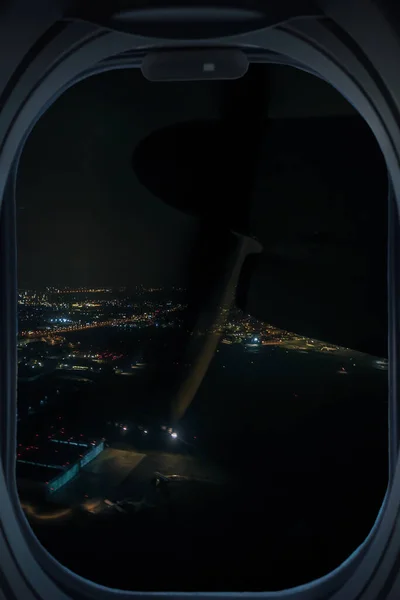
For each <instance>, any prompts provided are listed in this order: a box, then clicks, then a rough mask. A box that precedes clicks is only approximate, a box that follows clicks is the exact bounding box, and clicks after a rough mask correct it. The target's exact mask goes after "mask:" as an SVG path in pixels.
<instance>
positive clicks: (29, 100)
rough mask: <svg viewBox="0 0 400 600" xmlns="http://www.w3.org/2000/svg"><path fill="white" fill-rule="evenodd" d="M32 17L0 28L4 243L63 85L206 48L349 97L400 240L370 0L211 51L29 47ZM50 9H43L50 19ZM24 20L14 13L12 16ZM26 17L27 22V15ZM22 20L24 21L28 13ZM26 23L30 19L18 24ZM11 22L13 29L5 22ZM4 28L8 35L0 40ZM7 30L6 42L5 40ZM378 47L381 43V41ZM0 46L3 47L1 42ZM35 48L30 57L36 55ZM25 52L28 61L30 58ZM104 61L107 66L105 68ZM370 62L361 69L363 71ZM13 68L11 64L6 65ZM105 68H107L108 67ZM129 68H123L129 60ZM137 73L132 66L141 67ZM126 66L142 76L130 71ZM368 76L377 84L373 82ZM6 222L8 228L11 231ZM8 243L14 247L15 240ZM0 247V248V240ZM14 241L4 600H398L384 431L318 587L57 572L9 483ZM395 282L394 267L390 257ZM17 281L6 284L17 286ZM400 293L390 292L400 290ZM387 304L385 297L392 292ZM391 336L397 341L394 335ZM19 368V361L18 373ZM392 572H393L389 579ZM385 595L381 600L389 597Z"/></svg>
mask: <svg viewBox="0 0 400 600" xmlns="http://www.w3.org/2000/svg"><path fill="white" fill-rule="evenodd" d="M28 4H30V6H31V9H30V12H31V16H30V19H31V21H30V22H29V24H28V26H27V27H25V29H24V27H22V28H21V19H23V17H22V16H21V14H19V15H17V14H14V13H11V15H10V16H9V20H8V21H7V19H6V20H5V21H4V20H3V22H2V24H0V39H1V40H2V48H3V49H4V48H5V45H4V40H8V43H9V44H10V46H9V47H10V48H12V44H14V45H17V46H18V52H15V53H13V52H12V51H10V52H7V51H6V52H4V50H2V52H4V54H3V55H2V56H1V57H0V61H2V62H0V66H1V67H2V68H1V69H0V73H1V75H0V94H1V93H3V90H4V87H5V85H6V83H7V81H8V79H9V78H10V77H11V76H12V74H13V73H14V71H15V70H16V68H17V67H18V64H19V62H20V61H21V60H23V58H24V57H25V56H26V55H27V56H28V58H26V59H25V60H26V62H25V68H24V70H20V71H19V73H18V78H17V79H16V80H15V83H14V85H13V89H12V91H11V93H10V94H9V95H8V97H7V101H6V103H5V105H4V106H3V107H2V110H1V112H0V200H1V201H2V203H4V204H2V219H3V229H2V231H3V233H4V231H5V229H4V228H5V227H7V226H8V227H10V228H12V227H13V223H14V215H13V196H14V186H15V174H16V170H17V166H18V159H19V156H20V153H21V150H22V147H23V144H24V142H25V141H26V138H27V135H28V134H29V131H30V130H31V128H32V126H33V124H34V122H35V120H36V119H37V117H38V115H40V114H41V112H43V107H45V109H46V108H48V106H49V105H50V104H51V103H52V102H53V101H54V100H55V98H56V97H57V95H59V93H62V91H63V90H65V89H66V88H67V87H69V85H71V84H72V83H74V82H76V81H77V80H79V79H82V78H84V77H86V76H89V75H90V74H93V73H94V72H96V69H97V72H99V70H100V69H103V70H104V69H105V68H116V67H120V68H121V67H122V66H126V63H127V59H126V57H125V58H124V57H123V58H122V59H121V60H122V61H125V62H119V60H120V59H118V58H117V57H118V55H119V54H121V53H123V52H127V51H129V50H136V51H137V55H136V56H139V57H140V54H141V53H143V52H145V51H146V50H147V49H150V48H152V49H153V48H160V47H171V46H174V47H177V46H181V47H187V46H191V45H196V46H199V45H200V44H204V45H212V46H226V45H229V46H239V47H243V48H247V49H249V48H251V49H253V50H258V51H260V52H261V51H264V50H265V51H270V52H273V53H276V54H275V55H278V57H279V60H278V62H283V63H284V64H294V65H295V66H298V67H299V66H300V65H301V68H304V69H305V70H309V71H310V72H313V73H316V74H318V75H319V76H320V77H321V78H323V79H325V80H326V81H329V82H330V83H331V84H332V85H333V86H334V87H335V88H336V89H337V90H339V91H340V92H341V93H342V95H343V96H345V97H346V98H347V99H348V100H349V101H350V102H351V103H352V104H353V106H354V107H355V108H356V109H357V110H358V112H359V113H360V114H361V115H362V116H363V118H364V119H365V120H366V122H367V123H368V124H369V126H370V128H371V129H372V131H373V133H374V135H375V137H376V139H377V141H378V143H379V145H380V147H381V149H382V152H383V154H384V156H385V160H386V164H387V167H388V171H389V173H390V177H391V186H392V190H393V195H394V198H395V200H396V202H397V210H398V212H397V215H395V216H393V213H392V218H395V219H396V221H397V222H396V223H395V224H394V225H393V226H394V229H395V235H397V236H398V231H399V222H398V217H399V214H400V160H399V157H400V119H399V115H400V78H399V77H398V75H397V73H396V65H397V68H398V65H399V64H400V40H399V38H397V37H396V35H395V32H394V31H393V29H392V27H391V24H390V23H389V22H388V21H387V19H386V18H385V17H384V15H383V14H382V13H381V12H380V11H379V9H378V7H377V6H376V4H375V3H374V2H373V1H372V0H353V1H352V2H344V1H335V0H321V2H320V4H321V6H322V8H323V10H324V12H325V14H326V15H327V16H328V17H329V18H330V19H332V21H334V22H335V24H336V26H337V28H338V30H339V28H341V29H342V30H343V31H345V32H347V33H346V34H345V35H344V36H339V37H340V39H339V37H338V36H337V35H336V34H337V31H336V30H335V29H329V28H327V27H326V24H325V23H324V20H323V19H322V20H318V21H309V20H307V19H304V20H302V19H299V20H296V21H295V22H293V23H289V24H286V25H285V24H282V25H281V26H279V27H277V28H275V29H262V30H259V31H256V32H250V33H244V34H240V35H236V36H230V37H225V38H222V39H218V40H215V39H214V40H211V41H210V40H202V41H200V42H199V41H198V40H197V41H196V43H195V44H194V43H193V42H192V41H190V40H183V41H180V42H178V43H177V42H176V41H174V40H152V39H149V38H144V37H140V36H137V35H130V34H127V33H118V32H114V31H110V30H106V29H101V28H99V27H98V26H93V25H91V24H90V23H84V22H80V23H77V22H65V24H64V27H63V28H59V29H57V30H55V31H54V36H53V37H51V35H50V36H49V39H48V43H47V44H45V45H43V46H36V47H33V44H34V43H35V41H36V39H37V38H39V37H40V36H41V35H42V34H43V33H44V32H45V31H46V30H48V29H49V27H51V25H52V24H53V23H55V22H56V21H57V20H58V19H59V18H60V17H61V16H62V8H61V7H60V6H59V5H58V3H57V2H53V3H49V2H47V3H46V6H47V12H46V13H44V15H41V14H40V12H37V4H36V3H32V2H26V6H27V10H29V9H28ZM50 5H51V7H50ZM19 8H20V7H19ZM32 10H34V11H35V14H33V12H32ZM27 14H28V13H27ZM25 16H26V15H25ZM13 19H14V21H13ZM2 27H3V28H4V29H3V30H2ZM6 27H8V29H7V30H6V29H5V28H6ZM377 32H378V33H379V35H380V39H379V40H378V39H377V35H378V33H377ZM2 34H4V35H2ZM346 35H348V36H349V39H352V40H354V42H355V43H356V44H358V46H359V48H360V49H361V53H360V54H358V55H357V56H356V55H355V54H354V53H353V49H354V48H353V47H349V46H348V45H347V43H346ZM32 47H33V49H32ZM28 51H30V55H29V54H28ZM110 57H114V58H111V59H110ZM366 57H367V58H368V60H366ZM13 60H14V62H13ZM107 61H108V62H107ZM128 63H129V60H128ZM139 63H140V60H139ZM131 66H138V59H137V58H136V62H135V59H133V60H132V62H131ZM372 69H375V70H376V72H378V73H379V76H380V79H379V82H377V80H376V78H375V73H374V72H373V70H372ZM7 219H8V221H7ZM11 238H12V236H11ZM0 241H2V240H0ZM13 244H14V241H13V240H12V239H11V243H10V247H9V248H8V250H7V251H8V257H9V265H10V268H11V271H10V273H9V275H7V272H4V268H5V267H6V268H9V265H2V268H3V271H2V273H1V277H2V281H3V283H4V282H7V283H8V286H4V285H3V288H4V289H2V290H0V294H2V303H3V315H0V318H2V319H3V322H2V336H3V339H2V346H3V347H2V348H1V352H2V353H3V354H2V357H1V369H2V371H1V382H0V384H1V386H2V388H1V394H2V395H1V399H0V435H1V440H0V444H1V446H0V498H1V502H0V591H1V592H2V593H3V595H4V596H5V597H6V598H8V596H10V598H13V597H16V598H18V599H20V598H23V599H24V600H33V599H36V600H38V599H43V600H45V599H46V600H47V599H48V598H49V599H50V598H51V600H68V599H70V598H71V599H72V598H75V599H78V598H82V599H90V598H100V597H101V598H104V599H110V600H111V599H112V598H126V599H128V598H135V597H138V596H139V595H140V596H141V597H142V596H151V597H152V598H155V597H157V598H158V597H160V598H161V597H162V598H171V597H175V596H179V597H181V598H192V597H193V596H194V595H196V596H197V597H207V598H210V599H211V598H238V597H240V598H243V597H251V598H253V597H254V598H256V597H257V598H267V599H275V598H276V599H277V598H284V599H286V598H296V599H297V598H299V599H303V600H322V599H328V598H330V599H332V600H377V599H379V600H381V599H382V600H395V594H396V593H397V592H398V596H396V597H397V598H400V579H399V576H398V577H397V579H394V580H393V581H390V579H389V578H391V577H394V574H395V568H396V562H397V563H398V561H399V550H400V518H399V507H400V461H399V455H398V441H399V440H398V432H397V428H395V427H392V429H391V432H390V433H391V442H390V447H389V450H390V468H391V477H390V480H389V486H388V491H387V493H386V496H385V499H384V501H383V504H382V507H381V510H380V512H379V515H378V516H377V519H376V522H375V525H374V527H373V528H372V530H371V532H370V534H369V535H368V537H367V538H366V540H365V541H364V542H363V544H361V546H360V547H359V548H358V549H357V550H356V551H355V552H354V553H353V554H352V555H351V556H350V557H349V558H348V559H347V560H346V561H344V562H343V564H342V565H340V566H339V567H338V568H337V569H335V570H334V571H332V572H331V573H329V574H327V575H326V576H324V577H322V578H320V579H318V580H315V581H313V582H310V583H308V584H306V585H302V586H298V587H296V588H292V589H290V590H283V591H279V592H265V593H245V594H244V593H240V594H239V593H236V594H233V593H209V594H206V593H199V594H190V593H140V594H139V593H135V592H124V591H118V590H111V589H108V588H104V587H102V586H99V585H97V584H94V583H92V582H89V581H87V580H85V579H83V578H81V577H79V576H77V575H75V574H73V573H71V572H70V571H68V570H67V569H66V568H64V567H63V566H61V565H60V564H59V563H58V562H57V561H56V560H55V559H54V558H53V557H51V556H50V555H49V553H48V552H47V551H46V550H45V549H44V548H43V547H42V546H41V545H40V543H39V542H38V540H37V539H36V538H35V536H34V534H33V533H32V531H31V529H30V527H29V524H28V522H27V520H26V518H25V516H24V514H23V512H22V509H21V507H20V505H19V502H18V496H17V491H16V482H15V430H16V419H15V409H16V398H15V377H16V366H15V364H12V363H13V361H12V360H10V356H11V357H12V356H14V358H15V346H16V340H15V337H16V335H15V334H16V332H15V326H14V325H13V326H11V323H15V319H13V320H12V321H11V323H10V321H9V320H7V319H5V317H10V316H11V317H12V316H13V315H14V316H15V311H16V302H15V306H13V302H14V300H15V291H16V290H15V289H11V288H12V287H13V286H14V288H16V281H15V273H13V271H12V261H13V260H15V246H14V245H13ZM394 261H395V265H396V266H397V269H396V268H393V271H392V274H391V275H393V274H394V273H395V274H396V275H397V276H398V273H399V268H398V267H399V257H398V256H395V257H394ZM13 275H14V277H13ZM396 291H398V282H397V290H395V292H396ZM392 292H393V290H392ZM398 309H399V307H398V297H396V296H394V297H392V301H391V303H390V311H391V313H390V319H389V322H390V328H391V342H390V344H389V363H390V367H389V377H390V387H391V397H390V405H391V413H390V416H391V419H392V422H393V419H395V418H396V416H397V404H396V403H397V402H398V388H397V385H398V365H397V363H398V360H397V358H398V350H399V334H398V326H399V315H398ZM393 332H394V333H393ZM15 362H16V361H15ZM397 571H399V568H398V567H397ZM385 585H386V586H387V589H386V590H385Z"/></svg>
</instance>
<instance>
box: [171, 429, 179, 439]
mask: <svg viewBox="0 0 400 600" xmlns="http://www.w3.org/2000/svg"><path fill="white" fill-rule="evenodd" d="M171 437H172V438H174V440H175V439H176V438H177V437H178V434H177V433H175V431H173V432H172V433H171Z"/></svg>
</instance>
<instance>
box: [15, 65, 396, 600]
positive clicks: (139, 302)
mask: <svg viewBox="0 0 400 600" xmlns="http://www.w3.org/2000/svg"><path fill="white" fill-rule="evenodd" d="M17 215H18V217H17V219H18V222H17V226H18V246H19V297H18V298H19V300H18V312H19V333H18V367H19V372H18V451H17V467H16V468H17V481H18V489H19V494H20V499H21V503H22V506H23V508H24V510H25V512H26V514H27V517H28V519H29V522H30V523H31V526H32V529H33V530H34V532H35V533H36V535H37V536H38V538H39V540H40V541H41V542H42V543H43V544H44V546H45V547H46V548H47V549H48V550H49V551H50V552H51V553H52V554H53V555H54V556H55V557H56V558H57V559H58V560H59V561H60V562H61V563H62V564H64V565H65V566H67V567H68V568H70V569H72V570H73V571H75V572H76V573H78V574H79V575H82V576H84V577H87V578H89V579H91V580H93V581H95V582H97V583H100V584H103V585H106V586H111V587H117V588H122V589H131V590H182V591H184V590H198V591H202V590H253V591H259V590H267V589H268V590H271V589H282V588H287V587H290V586H294V585H299V584H302V583H305V582H307V581H309V580H311V579H314V578H316V577H320V576H322V575H324V574H326V573H328V572H329V571H330V570H331V569H333V568H335V567H336V566H338V565H339V564H340V563H341V562H342V561H343V560H345V559H346V558H347V557H348V556H349V554H350V553H351V552H353V551H354V550H355V549H356V547H357V546H358V545H359V544H360V543H361V542H362V541H363V540H364V539H365V537H366V536H367V535H368V533H369V531H370V529H371V527H372V525H373V523H374V521H375V518H376V516H377V513H378V510H379V508H380V505H381V502H382V500H383V497H384V494H385V490H386V485H387V463H388V459H387V445H388V441H387V401H388V400H387V398H388V385H387V366H388V365H387V353H386V338H387V317H386V288H385V286H386V243H387V183H386V171H385V166H384V161H383V158H382V156H381V153H380V151H379V148H378V146H377V144H376V141H375V140H374V138H373V136H372V134H371V132H370V131H369V130H368V128H367V126H366V125H365V123H364V122H363V121H362V120H361V118H360V117H359V116H358V115H356V114H355V112H354V110H353V109H352V107H351V106H350V105H348V104H347V103H346V101H344V100H343V99H342V98H341V97H340V96H339V94H338V93H337V92H336V91H335V90H333V89H331V88H330V87H329V86H328V85H327V84H325V83H323V82H321V81H319V80H317V79H315V78H313V77H312V76H310V75H307V74H305V73H303V72H300V71H295V70H292V69H289V68H287V67H279V66H261V65H254V66H252V67H251V68H250V69H249V72H248V74H247V75H246V77H245V78H243V80H239V81H236V82H201V83H168V84H167V83H161V84H155V83H150V82H148V81H146V80H145V79H144V78H143V77H142V76H141V73H140V72H139V71H136V70H126V71H123V70H119V71H114V72H110V73H106V74H102V75H99V76H95V77H91V78H89V79H88V80H86V81H84V82H82V83H80V84H78V85H77V86H75V87H74V88H72V89H70V90H69V91H67V92H66V93H65V94H64V95H63V96H62V97H61V98H59V99H58V100H57V101H56V103H55V104H54V105H53V106H52V107H51V108H50V109H49V110H48V112H47V113H46V114H45V115H44V116H43V117H42V118H41V119H40V121H39V122H38V123H37V125H36V126H35V128H34V130H33V132H32V134H31V135H30V137H29V139H28V141H27V143H26V146H25V148H24V151H23V155H22V158H21V163H20V166H19V172H18V182H17ZM232 231H235V232H237V233H238V235H239V239H243V237H247V238H248V239H249V240H252V239H253V240H254V239H256V240H257V241H258V243H259V245H260V248H261V249H262V252H261V253H260V254H259V255H257V256H256V255H252V256H249V257H248V259H246V261H245V263H244V266H243V268H242V270H241V272H240V277H239V279H238V282H237V288H236V295H235V298H234V301H233V302H232V304H229V302H228V300H229V298H228V299H227V298H224V290H225V287H224V285H225V284H224V283H223V282H224V281H225V283H226V282H227V281H228V279H229V277H227V273H228V274H229V272H233V271H234V265H235V256H236V255H235V253H237V251H238V250H237V248H238V246H237V244H238V241H237V240H238V237H237V236H236V237H235V236H234V235H233V234H232ZM240 236H242V238H240ZM224 278H225V279H224ZM234 283H235V282H234ZM204 373H205V375H204V377H203V374H204ZM149 565H151V570H150V571H149ZM149 572H151V573H152V576H151V577H149Z"/></svg>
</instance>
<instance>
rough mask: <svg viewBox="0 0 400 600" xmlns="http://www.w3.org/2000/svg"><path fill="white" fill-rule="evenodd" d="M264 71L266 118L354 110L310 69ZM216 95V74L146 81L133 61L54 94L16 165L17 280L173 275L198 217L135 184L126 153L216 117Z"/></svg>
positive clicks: (130, 281) (131, 280)
mask: <svg viewBox="0 0 400 600" xmlns="http://www.w3.org/2000/svg"><path fill="white" fill-rule="evenodd" d="M255 68H257V69H258V70H259V72H260V76H261V77H264V76H265V74H264V73H263V72H262V69H263V68H264V67H260V66H257V67H255ZM269 80H270V90H271V97H270V99H269V115H268V116H269V118H271V119H274V118H275V119H277V120H278V119H282V118H285V117H286V118H290V119H293V118H296V117H301V118H302V119H304V117H306V118H307V117H315V116H318V115H321V114H324V115H338V114H339V115H352V114H353V110H352V108H351V107H350V106H349V105H348V104H347V103H346V102H345V101H344V100H343V99H342V98H341V97H340V96H339V94H338V93H337V92H336V91H334V90H333V89H331V88H330V87H329V86H328V85H327V84H325V83H322V82H319V81H318V80H317V79H315V78H314V77H312V76H309V75H306V74H304V73H302V72H298V71H295V70H293V69H289V68H287V67H272V68H270V70H269ZM228 85H229V83H228ZM220 94H221V83H220V82H212V83H207V82H204V83H203V82H200V83H199V82H197V83H183V84H181V83H169V84H167V83H150V82H148V81H146V80H145V79H144V78H143V77H142V75H141V73H140V72H139V71H137V70H119V71H113V72H109V73H105V74H102V75H97V76H94V77H91V78H89V79H87V80H86V81H84V82H82V83H80V84H78V85H76V86H75V87H73V88H71V89H70V90H68V91H67V92H66V93H65V94H64V95H63V96H62V97H60V98H59V99H58V100H57V101H56V102H55V103H54V104H53V106H52V107H51V108H50V109H49V110H48V111H47V113H46V114H45V115H44V116H43V117H42V118H41V120H40V121H39V122H38V123H37V125H36V126H35V128H34V130H33V132H32V133H31V135H30V137H29V139H28V141H27V143H26V145H25V148H24V151H23V155H22V158H21V162H20V165H19V172H18V183H17V207H18V212H17V215H18V217H17V218H18V223H17V224H18V245H19V285H20V287H28V288H38V287H43V286H46V285H71V286H81V285H82V286H84V285H109V286H119V285H128V286H131V285H132V286H133V285H137V284H139V283H143V284H145V285H163V284H170V283H179V280H180V272H181V270H182V269H183V266H184V264H185V256H186V249H187V244H188V243H189V241H190V239H192V238H193V236H194V235H195V234H196V232H197V230H198V227H199V223H198V220H197V219H196V218H194V217H191V216H187V215H185V214H183V213H182V212H181V211H178V210H176V209H175V208H171V207H170V206H167V205H166V204H164V203H163V202H162V201H161V200H159V199H158V198H155V197H154V196H152V195H151V194H150V193H149V192H148V191H147V190H146V189H144V187H143V186H142V185H140V183H139V182H138V180H137V178H136V175H135V174H134V172H133V169H132V166H131V161H132V153H133V151H134V149H135V147H136V146H137V144H138V143H139V141H140V140H142V139H143V138H145V137H146V136H147V135H148V134H149V133H151V132H152V131H156V130H157V129H158V128H160V127H163V126H166V125H170V124H173V123H177V122H183V121H188V120H189V119H202V118H218V117H220V116H221V114H220V102H219V100H220ZM156 171H157V170H156V169H155V170H154V177H157V172H156ZM278 177H279V176H278ZM282 177H286V176H282ZM275 178H276V177H275ZM278 187H279V180H278ZM275 205H276V206H277V203H276V202H275Z"/></svg>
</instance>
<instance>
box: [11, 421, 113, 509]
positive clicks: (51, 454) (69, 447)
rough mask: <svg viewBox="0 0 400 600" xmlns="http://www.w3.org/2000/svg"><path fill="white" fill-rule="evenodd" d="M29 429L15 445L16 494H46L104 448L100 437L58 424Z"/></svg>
mask: <svg viewBox="0 0 400 600" xmlns="http://www.w3.org/2000/svg"><path fill="white" fill-rule="evenodd" d="M60 422H61V417H59V422H58V424H57V425H56V424H53V425H50V426H49V427H48V428H47V429H46V430H45V431H43V430H41V431H38V432H31V433H30V434H29V435H25V436H24V439H20V440H19V443H18V446H17V485H18V490H19V493H20V494H24V493H27V494H29V496H30V497H32V495H35V496H37V497H42V498H49V497H50V496H52V495H53V494H54V493H55V492H56V491H57V490H59V489H60V488H61V487H62V486H64V485H65V484H66V483H67V482H68V481H71V480H72V479H73V478H74V477H76V476H77V475H78V473H79V471H80V469H82V468H83V467H84V466H85V465H87V464H88V463H89V462H90V461H92V460H93V459H94V458H95V457H96V456H98V455H99V454H100V452H102V451H103V450H104V439H101V440H97V439H88V438H86V437H85V436H84V435H83V434H79V435H71V433H70V432H68V431H66V429H65V428H64V427H63V426H62V425H61V424H60Z"/></svg>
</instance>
